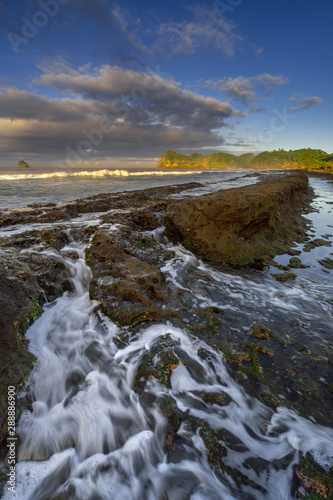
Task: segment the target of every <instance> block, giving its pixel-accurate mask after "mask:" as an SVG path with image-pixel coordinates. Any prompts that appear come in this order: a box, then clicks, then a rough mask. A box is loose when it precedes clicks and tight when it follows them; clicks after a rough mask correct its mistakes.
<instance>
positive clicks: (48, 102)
mask: <svg viewBox="0 0 333 500" xmlns="http://www.w3.org/2000/svg"><path fill="white" fill-rule="evenodd" d="M93 111H95V112H96V111H97V107H96V106H95V105H94V104H91V103H89V104H88V103H85V102H83V101H82V100H72V99H49V98H46V97H43V96H38V95H34V94H32V93H30V92H27V91H25V90H18V89H15V88H8V89H6V90H3V89H0V117H1V118H8V119H10V120H16V119H25V120H38V122H70V121H85V120H87V117H88V115H89V113H92V112H93Z"/></svg>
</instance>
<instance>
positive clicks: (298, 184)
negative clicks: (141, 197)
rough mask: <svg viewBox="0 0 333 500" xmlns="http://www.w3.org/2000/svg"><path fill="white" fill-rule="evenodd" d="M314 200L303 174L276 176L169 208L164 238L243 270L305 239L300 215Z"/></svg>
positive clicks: (174, 203)
mask: <svg viewBox="0 0 333 500" xmlns="http://www.w3.org/2000/svg"><path fill="white" fill-rule="evenodd" d="M310 200H311V193H310V190H309V188H308V178H307V176H306V175H305V174H303V173H293V174H289V175H285V176H281V177H279V178H276V177H274V178H272V179H268V180H266V181H262V182H260V183H259V184H254V185H250V186H245V187H240V188H232V189H227V190H225V191H218V192H217V193H212V194H207V195H204V196H200V197H198V198H192V199H190V200H187V199H186V200H180V201H175V202H173V203H170V204H169V205H168V208H167V212H166V216H165V221H164V223H165V226H166V234H167V236H168V237H170V239H172V240H173V241H180V242H182V243H183V244H184V246H185V247H186V248H188V249H189V250H191V251H193V252H194V253H196V254H197V255H199V256H200V257H202V258H204V259H206V260H207V261H211V262H214V263H217V264H227V265H231V266H233V267H244V266H247V265H252V264H255V263H258V262H260V261H263V260H265V259H269V258H272V257H274V256H275V255H276V254H277V253H286V252H287V251H288V250H289V249H290V245H291V244H292V242H293V241H301V240H302V238H304V235H305V230H306V220H305V219H304V218H303V217H301V214H302V212H303V211H304V208H305V206H307V204H308V203H309V202H310Z"/></svg>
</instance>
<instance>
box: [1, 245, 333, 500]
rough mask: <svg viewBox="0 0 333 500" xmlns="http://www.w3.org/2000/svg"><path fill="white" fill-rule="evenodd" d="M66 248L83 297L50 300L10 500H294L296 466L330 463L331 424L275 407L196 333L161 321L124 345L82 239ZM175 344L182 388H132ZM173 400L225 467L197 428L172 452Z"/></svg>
mask: <svg viewBox="0 0 333 500" xmlns="http://www.w3.org/2000/svg"><path fill="white" fill-rule="evenodd" d="M64 250H66V251H67V252H68V250H71V251H72V252H73V251H74V252H76V253H77V256H78V258H77V259H76V260H74V259H70V258H66V257H61V256H60V255H58V254H57V255H56V256H55V257H56V258H57V259H62V260H64V262H66V264H67V265H68V267H69V270H70V272H71V275H72V280H73V283H74V286H75V292H74V293H68V292H67V293H65V294H64V296H62V297H61V298H58V299H57V300H56V301H55V302H53V303H50V304H46V306H45V310H44V314H43V315H42V316H41V318H40V319H39V320H38V321H37V322H36V323H35V324H34V325H33V326H32V327H31V328H30V330H29V332H28V337H29V340H30V347H31V350H32V351H33V352H34V353H35V354H36V356H37V357H38V362H37V365H36V367H35V368H34V371H33V373H32V376H31V379H30V382H29V388H28V390H29V393H30V397H31V401H32V404H31V411H28V410H27V411H25V413H24V414H23V415H22V418H21V421H20V425H19V435H20V440H21V442H20V447H19V454H18V459H19V463H18V465H17V486H16V492H15V493H12V492H7V493H6V494H5V496H4V499H5V500H8V499H9V498H10V499H12V500H44V499H46V498H47V499H54V500H55V499H60V498H61V499H63V498H68V499H77V500H79V499H80V500H89V499H91V500H92V499H109V498H112V499H119V500H124V499H133V500H134V499H162V498H163V499H170V500H171V499H185V498H191V499H196V500H199V499H226V500H227V499H234V498H242V499H244V498H248V499H260V498H263V499H264V498H265V499H272V500H273V499H274V500H276V499H284V500H285V499H288V498H293V495H294V493H295V492H294V491H293V490H292V484H291V479H292V466H293V465H294V464H295V463H297V461H298V460H299V457H300V454H301V453H305V452H307V451H310V452H312V453H313V454H315V455H316V458H317V460H318V461H319V462H320V463H321V465H322V466H323V467H326V468H327V467H328V466H329V464H330V460H331V458H330V457H332V455H333V431H332V430H331V429H328V428H325V427H321V426H319V425H315V424H314V423H312V422H310V421H308V420H305V419H303V418H301V417H300V416H298V415H297V414H296V413H294V412H292V411H289V410H287V409H285V408H278V410H277V411H276V412H273V411H272V410H270V409H268V408H267V407H265V406H264V405H263V404H262V403H260V402H259V401H257V400H256V399H254V398H251V397H250V396H248V395H247V394H246V393H245V391H244V389H242V388H241V387H240V386H239V385H238V384H237V383H236V382H235V381H234V380H233V379H232V378H231V376H230V375H229V374H228V371H227V369H226V366H225V364H224V362H223V359H222V357H221V355H220V354H219V353H218V352H215V351H214V349H213V348H212V347H210V346H208V345H207V344H205V342H203V341H201V340H199V339H197V338H194V337H191V336H190V335H188V333H187V332H186V331H185V330H182V329H179V328H175V327H173V326H171V325H168V324H158V325H154V326H151V327H149V328H147V329H146V330H144V331H142V332H141V334H140V335H135V336H134V337H133V338H130V339H129V341H128V342H127V345H126V346H125V347H119V342H117V339H119V335H120V334H121V331H120V330H119V329H118V328H117V327H116V326H115V325H114V324H113V323H112V322H110V321H109V320H108V319H107V318H106V317H104V316H103V315H102V314H101V313H95V312H94V310H95V307H96V303H94V302H92V301H91V300H90V298H89V293H88V285H89V280H90V277H91V272H90V270H89V268H88V267H87V265H86V263H85V261H84V247H83V245H82V244H80V243H79V242H72V243H71V244H70V245H69V247H66V248H65V249H64ZM64 255H66V252H64ZM192 259H194V257H193V256H192ZM171 267H172V266H171ZM166 343H167V344H168V348H169V349H171V350H172V351H173V352H174V353H175V354H176V355H177V357H178V359H179V361H180V362H179V364H178V365H177V367H175V368H174V369H173V372H172V376H171V387H170V388H167V387H165V386H164V385H163V384H161V383H159V382H158V381H157V380H155V379H153V378H148V380H146V382H145V389H144V392H145V397H144V398H143V400H144V402H141V401H140V398H139V397H138V395H137V394H136V392H135V391H134V390H133V382H134V378H135V375H136V371H137V367H138V365H139V363H140V360H141V358H142V357H143V356H144V354H145V353H147V352H149V351H151V350H152V349H154V348H155V349H156V347H157V349H158V346H159V345H160V346H162V345H165V344H166ZM212 392H214V393H217V394H219V395H220V396H221V398H223V400H224V404H223V405H219V404H216V403H214V402H212V403H209V402H207V401H205V402H204V401H203V399H202V394H203V393H207V394H208V393H212ZM149 400H150V401H151V404H150V405H149V404H147V401H149ZM166 400H167V401H170V402H171V403H173V404H174V405H175V406H176V408H177V409H178V411H179V412H181V413H183V414H184V415H188V416H191V417H193V418H196V419H199V420H200V421H202V424H203V425H205V424H208V426H209V428H210V429H212V430H213V431H215V432H216V436H219V438H218V439H220V445H221V446H222V447H223V450H224V454H225V456H224V463H225V467H226V470H225V471H213V470H212V469H211V467H210V465H209V463H208V460H207V450H206V449H205V446H204V442H203V440H202V438H201V437H200V435H199V433H194V432H192V430H191V427H190V425H186V423H185V424H184V423H183V424H182V425H181V426H180V428H179V430H178V432H177V447H176V448H175V449H174V450H172V449H171V450H170V449H169V450H168V443H166V434H167V432H166V431H167V421H166V419H165V417H164V416H163V414H162V411H161V409H160V406H161V402H163V401H166ZM171 403H170V404H171ZM216 439H217V438H216ZM227 471H228V472H227ZM232 471H237V472H236V473H233V472H232Z"/></svg>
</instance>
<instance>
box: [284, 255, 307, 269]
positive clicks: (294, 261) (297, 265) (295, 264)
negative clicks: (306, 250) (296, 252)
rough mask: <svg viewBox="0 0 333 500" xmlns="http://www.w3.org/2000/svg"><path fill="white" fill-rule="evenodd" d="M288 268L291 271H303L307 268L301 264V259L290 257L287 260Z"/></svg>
mask: <svg viewBox="0 0 333 500" xmlns="http://www.w3.org/2000/svg"><path fill="white" fill-rule="evenodd" d="M289 267H291V268H292V269H305V268H307V267H309V266H306V265H305V264H302V261H301V259H299V258H297V257H292V258H291V259H290V260H289Z"/></svg>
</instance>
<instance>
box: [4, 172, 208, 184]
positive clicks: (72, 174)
mask: <svg viewBox="0 0 333 500" xmlns="http://www.w3.org/2000/svg"><path fill="white" fill-rule="evenodd" d="M201 173H202V171H198V170H186V171H179V172H178V171H177V172H175V171H172V172H162V171H159V170H155V171H154V170H151V171H143V172H129V171H128V170H108V169H104V170H93V171H89V170H82V171H80V172H66V171H65V170H61V171H58V172H47V173H34V174H10V175H8V174H4V175H0V180H2V181H20V180H24V179H54V178H61V177H133V176H140V175H189V174H192V175H193V174H201Z"/></svg>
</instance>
